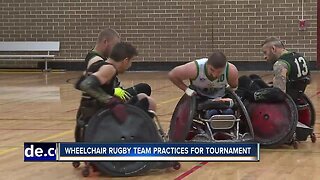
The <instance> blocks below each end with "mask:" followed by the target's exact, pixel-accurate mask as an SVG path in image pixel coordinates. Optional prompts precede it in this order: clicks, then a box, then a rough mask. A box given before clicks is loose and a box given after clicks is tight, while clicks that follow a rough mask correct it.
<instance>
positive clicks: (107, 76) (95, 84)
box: [80, 65, 116, 104]
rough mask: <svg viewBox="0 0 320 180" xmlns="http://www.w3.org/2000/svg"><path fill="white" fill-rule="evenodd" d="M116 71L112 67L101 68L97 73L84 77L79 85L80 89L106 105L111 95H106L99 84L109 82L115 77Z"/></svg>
mask: <svg viewBox="0 0 320 180" xmlns="http://www.w3.org/2000/svg"><path fill="white" fill-rule="evenodd" d="M115 73H116V70H115V69H114V68H113V66H110V65H105V66H102V67H101V68H100V69H99V71H98V72H96V73H94V74H92V75H90V76H88V77H86V78H85V79H84V80H83V81H82V82H81V83H80V89H81V90H82V91H84V92H86V93H88V94H89V95H90V96H92V97H93V98H95V99H97V100H98V101H99V102H102V103H105V104H107V103H108V102H109V101H110V99H111V98H112V97H113V95H110V94H107V93H106V92H105V91H104V90H103V89H102V88H101V84H105V83H106V82H108V81H110V80H111V79H112V78H113V76H114V75H115Z"/></svg>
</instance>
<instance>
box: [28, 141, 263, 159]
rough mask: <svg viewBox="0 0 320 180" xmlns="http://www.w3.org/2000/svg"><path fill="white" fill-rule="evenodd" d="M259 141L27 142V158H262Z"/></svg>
mask: <svg viewBox="0 0 320 180" xmlns="http://www.w3.org/2000/svg"><path fill="white" fill-rule="evenodd" d="M259 152H260V145H259V144H257V143H246V144H244V143H177V144H174V143H155V144H151V143H144V144H142V143H137V144H136V143H131V144H101V143H62V142H61V143H32V142H30V143H24V161H26V162H27V161H65V162H68V161H70V162H71V161H259V159H260V154H259Z"/></svg>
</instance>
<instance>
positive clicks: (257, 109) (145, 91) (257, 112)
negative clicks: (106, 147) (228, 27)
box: [73, 29, 316, 176]
mask: <svg viewBox="0 0 320 180" xmlns="http://www.w3.org/2000/svg"><path fill="white" fill-rule="evenodd" d="M110 37H111V40H110ZM106 38H107V39H108V38H109V39H108V42H109V43H108V44H109V46H110V44H111V43H110V42H112V41H113V46H112V51H111V50H110V49H111V48H110V47H108V48H105V49H108V50H106V53H102V50H100V51H99V47H102V46H103V43H104V40H105V39H106ZM99 40H101V42H100V41H99ZM102 49H103V48H102ZM262 50H263V52H264V54H265V59H266V60H267V61H269V62H271V63H272V64H273V74H274V78H273V82H272V83H266V82H265V81H264V80H263V79H262V78H261V77H259V76H258V75H255V74H252V75H249V76H241V77H238V70H237V68H236V67H235V66H234V65H233V64H231V63H229V62H228V61H227V58H226V57H225V55H224V54H223V53H221V52H215V53H213V54H211V55H210V56H209V57H208V58H202V59H198V60H196V61H193V62H189V63H187V64H184V65H181V66H178V67H175V68H174V69H172V70H171V71H170V72H169V79H170V80H171V81H172V83H173V84H174V85H176V86H177V88H179V89H181V90H182V91H184V92H185V94H184V95H183V96H182V97H181V99H180V100H179V102H178V103H177V105H176V107H175V109H174V111H173V114H172V118H171V122H170V127H169V131H168V133H165V132H164V130H163V129H162V127H161V125H160V123H159V121H158V119H157V115H156V112H155V111H156V108H155V106H156V103H155V102H154V100H153V99H152V98H151V97H150V96H151V87H150V86H149V85H148V84H145V83H140V84H137V85H135V86H133V87H130V88H127V89H124V88H122V87H121V86H120V81H119V80H118V78H117V75H118V74H121V73H124V72H125V71H126V70H127V69H128V68H129V67H130V66H131V62H132V61H133V59H134V57H135V56H137V55H138V53H137V51H136V49H135V48H134V47H133V46H132V45H131V44H129V43H124V42H120V40H119V36H118V34H117V33H116V32H115V31H113V30H111V29H108V30H105V31H102V32H101V33H100V35H99V38H98V42H97V45H96V48H95V49H93V50H92V51H91V52H89V54H88V56H87V58H86V63H87V70H86V71H85V73H84V75H83V76H82V77H81V78H80V79H79V81H78V82H77V83H76V85H75V87H76V89H79V90H81V91H82V98H81V102H80V107H79V110H78V113H77V123H76V128H75V139H76V141H77V142H94V143H165V142H190V143H193V142H206V143H208V142H209V143H216V142H226V143H238V142H258V143H260V144H261V146H262V147H279V146H280V145H293V146H294V148H298V144H297V142H298V141H305V140H307V138H308V137H311V140H312V142H315V140H316V137H315V135H314V133H313V126H314V124H315V110H314V107H313V105H312V103H311V101H310V100H309V99H308V97H307V96H306V95H305V93H304V92H305V89H306V87H307V85H308V84H309V83H310V72H309V64H308V61H306V60H305V59H304V57H303V56H301V55H300V54H298V53H295V52H290V51H287V50H286V49H285V48H284V46H283V44H282V42H281V41H280V40H278V39H277V38H268V39H267V40H266V41H265V42H264V43H263V46H262ZM107 51H109V52H107ZM184 80H189V81H190V85H186V84H185V83H184ZM73 166H74V167H75V168H77V167H79V166H80V162H73ZM170 167H172V168H173V169H179V168H180V164H179V162H133V161H128V162H124V161H121V162H120V161H119V162H85V167H84V168H83V170H82V174H83V176H89V174H90V172H91V171H92V170H93V171H97V172H99V173H101V174H104V175H107V176H136V175H141V174H144V173H146V172H148V171H150V170H156V169H166V168H170Z"/></svg>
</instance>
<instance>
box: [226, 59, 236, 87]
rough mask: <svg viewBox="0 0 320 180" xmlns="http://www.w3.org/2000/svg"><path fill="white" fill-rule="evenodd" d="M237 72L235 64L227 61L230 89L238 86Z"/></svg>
mask: <svg viewBox="0 0 320 180" xmlns="http://www.w3.org/2000/svg"><path fill="white" fill-rule="evenodd" d="M238 79H239V73H238V69H237V68H236V66H235V65H233V64H231V63H229V72H228V84H229V86H230V87H231V88H232V89H235V88H237V87H238Z"/></svg>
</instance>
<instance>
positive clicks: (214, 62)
mask: <svg viewBox="0 0 320 180" xmlns="http://www.w3.org/2000/svg"><path fill="white" fill-rule="evenodd" d="M207 63H208V64H209V65H211V66H213V67H214V68H223V67H225V66H226V64H227V58H226V56H225V55H224V54H223V53H222V52H219V51H218V52H214V53H213V54H212V55H211V56H209V58H208V62H207Z"/></svg>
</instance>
